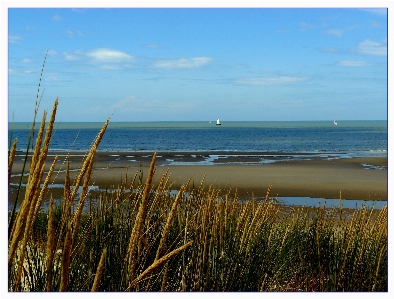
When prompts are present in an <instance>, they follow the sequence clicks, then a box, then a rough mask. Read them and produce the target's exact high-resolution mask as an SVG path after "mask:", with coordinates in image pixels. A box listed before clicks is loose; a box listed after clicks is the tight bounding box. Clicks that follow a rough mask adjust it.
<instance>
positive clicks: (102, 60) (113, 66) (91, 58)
mask: <svg viewBox="0 0 394 299" xmlns="http://www.w3.org/2000/svg"><path fill="white" fill-rule="evenodd" d="M63 57H64V59H65V60H67V61H70V62H77V61H78V62H81V63H86V64H90V65H92V66H94V67H95V68H98V69H102V70H120V69H123V68H125V67H130V66H131V65H130V63H131V62H133V61H134V57H133V56H131V55H129V54H127V53H124V52H121V51H118V50H114V49H108V48H98V49H94V50H91V51H88V52H82V51H74V52H72V53H70V52H63Z"/></svg>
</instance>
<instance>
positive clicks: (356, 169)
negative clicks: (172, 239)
mask: <svg viewBox="0 0 394 299" xmlns="http://www.w3.org/2000/svg"><path fill="white" fill-rule="evenodd" d="M52 155H54V154H53V153H52V154H51V155H50V156H49V158H48V162H47V164H49V161H52V158H53V157H52ZM56 155H58V157H59V160H60V161H59V162H58V163H57V169H59V168H62V169H63V170H64V169H65V166H64V163H63V161H64V160H65V156H66V154H65V153H56ZM157 155H158V157H157V161H156V172H155V177H154V182H156V183H157V182H158V180H159V179H160V177H161V175H162V174H163V173H165V172H166V171H167V170H168V171H169V173H170V182H172V183H173V187H174V188H178V187H179V186H180V185H182V184H185V183H186V182H187V181H188V180H189V179H191V182H192V183H193V182H194V184H195V185H198V184H200V182H201V180H202V179H203V178H204V176H205V180H204V184H205V186H206V187H208V186H211V185H212V186H214V187H217V188H220V189H221V190H223V191H225V190H228V189H230V188H231V189H232V190H234V189H235V188H236V187H237V188H238V191H239V193H240V195H251V194H252V193H253V194H254V195H255V196H265V194H266V192H267V188H268V186H269V185H270V184H272V190H271V193H270V195H271V196H279V197H280V196H302V197H316V198H339V196H340V193H341V196H342V198H343V199H361V200H387V197H388V194H387V158H385V157H360V158H341V159H338V158H335V157H334V158H333V159H327V158H321V157H320V158H319V157H311V158H308V157H304V158H303V159H302V160H296V159H290V160H289V161H287V160H281V159H278V158H277V157H275V155H272V156H270V155H269V154H267V153H238V152H237V153H228V152H225V153H218V152H214V153H209V152H205V153H202V152H198V153H173V152H171V153H157ZM212 156H215V159H214V160H213V159H211V160H210V163H206V161H207V159H208V158H209V157H212ZM263 156H264V157H263ZM70 157H71V158H70V160H71V164H70V167H71V169H75V170H76V169H79V168H80V166H81V161H82V157H83V153H70ZM151 157H152V153H138V152H132V153H125V152H124V153H119V152H116V153H108V152H105V153H102V152H101V153H100V152H99V153H98V154H97V155H96V160H95V161H96V162H95V169H94V171H93V178H92V180H91V182H92V183H93V184H94V185H97V186H100V187H103V186H107V187H109V186H112V185H115V186H117V185H120V183H121V180H124V179H125V177H126V169H127V176H128V178H129V180H131V178H132V177H133V176H134V175H135V174H136V173H137V172H138V171H140V170H141V169H142V170H143V173H144V178H146V176H147V173H148V168H149V165H150V162H151ZM262 157H263V158H262ZM21 158H22V156H17V157H16V161H15V163H14V166H13V173H20V172H21V169H22V162H21ZM264 159H266V160H267V161H270V163H261V161H264ZM275 159H277V161H276V162H273V161H274V160H275ZM169 161H170V163H172V164H173V163H183V165H168V164H169ZM204 161H205V162H204ZM259 161H260V162H259ZM185 164H186V165H185ZM49 166H50V165H47V167H48V168H49ZM76 173H77V171H74V172H71V176H72V178H73V177H74V176H75V174H76ZM16 180H17V178H13V179H12V180H11V181H16ZM54 182H55V183H62V182H64V173H63V172H59V173H58V174H57V177H56V179H55V181H54Z"/></svg>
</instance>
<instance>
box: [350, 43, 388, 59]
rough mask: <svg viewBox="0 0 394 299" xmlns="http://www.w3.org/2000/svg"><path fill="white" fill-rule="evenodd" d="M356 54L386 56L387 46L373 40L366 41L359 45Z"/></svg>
mask: <svg viewBox="0 0 394 299" xmlns="http://www.w3.org/2000/svg"><path fill="white" fill-rule="evenodd" d="M356 52H358V53H360V54H366V55H373V56H386V55H387V44H383V43H379V42H374V41H372V40H369V39H367V40H365V41H362V42H361V43H359V44H358V46H357V48H356Z"/></svg>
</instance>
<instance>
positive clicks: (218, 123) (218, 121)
mask: <svg viewBox="0 0 394 299" xmlns="http://www.w3.org/2000/svg"><path fill="white" fill-rule="evenodd" d="M216 124H217V125H218V126H220V125H221V123H220V120H219V118H218V120H217V121H216Z"/></svg>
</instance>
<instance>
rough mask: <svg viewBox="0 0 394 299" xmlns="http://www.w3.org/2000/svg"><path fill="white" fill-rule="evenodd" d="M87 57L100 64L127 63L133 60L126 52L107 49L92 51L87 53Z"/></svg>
mask: <svg viewBox="0 0 394 299" xmlns="http://www.w3.org/2000/svg"><path fill="white" fill-rule="evenodd" d="M87 56H89V57H91V58H93V60H95V61H98V62H125V61H130V60H132V59H133V57H132V56H130V55H128V54H126V53H124V52H121V51H117V50H112V49H106V48H100V49H95V50H92V51H90V52H88V53H87Z"/></svg>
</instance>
